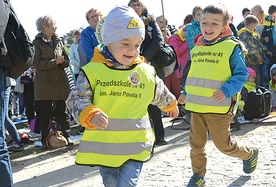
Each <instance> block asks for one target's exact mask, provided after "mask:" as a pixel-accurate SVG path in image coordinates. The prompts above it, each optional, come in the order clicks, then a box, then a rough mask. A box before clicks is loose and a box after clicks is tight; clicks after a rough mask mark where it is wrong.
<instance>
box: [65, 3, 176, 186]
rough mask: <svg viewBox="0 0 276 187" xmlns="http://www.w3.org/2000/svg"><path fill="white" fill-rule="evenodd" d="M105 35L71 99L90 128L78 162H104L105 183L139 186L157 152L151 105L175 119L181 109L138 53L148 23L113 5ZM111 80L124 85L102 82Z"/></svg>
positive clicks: (72, 106)
mask: <svg viewBox="0 0 276 187" xmlns="http://www.w3.org/2000/svg"><path fill="white" fill-rule="evenodd" d="M102 36H103V44H104V46H103V47H102V48H100V49H98V48H95V54H94V57H93V58H92V61H91V62H93V63H89V64H87V65H85V66H84V67H83V68H82V71H81V72H80V74H79V77H78V79H77V85H76V89H75V90H73V91H72V92H71V93H70V95H69V98H68V100H67V106H68V108H70V111H72V114H73V115H74V116H75V119H78V120H79V122H80V124H81V125H83V126H84V127H86V130H85V131H84V134H83V136H82V138H81V141H80V145H79V147H78V152H77V155H76V163H77V164H81V165H92V166H94V165H99V170H100V175H101V176H102V180H103V184H104V186H106V187H108V186H110V187H115V186H117V187H122V186H137V183H138V180H139V176H140V173H141V170H142V166H143V162H144V161H146V160H149V159H150V158H151V157H152V154H153V152H152V151H153V145H154V133H153V129H152V126H151V124H150V121H149V117H148V114H147V108H148V105H149V104H150V103H152V104H153V105H157V106H158V107H160V108H161V109H162V110H164V111H166V112H168V114H169V116H170V117H173V118H174V117H176V116H178V113H179V112H178V108H177V100H176V98H175V97H174V96H173V94H172V93H170V92H169V90H168V89H167V88H166V86H165V85H164V83H163V81H162V80H161V79H160V78H159V77H158V76H156V74H155V70H154V68H153V67H152V66H150V65H149V64H147V63H144V57H142V56H139V49H140V45H141V44H142V41H143V39H144V38H145V26H144V23H143V21H142V19H141V18H140V17H139V16H138V15H137V14H136V13H135V12H134V11H133V9H132V8H131V7H129V6H117V7H116V8H114V9H112V10H111V11H110V12H109V13H108V15H107V16H106V20H105V22H104V27H103V33H102ZM122 70H123V71H122ZM106 75H109V76H106ZM111 82H114V83H116V82H123V83H125V84H116V85H115V84H114V86H104V85H103V83H111ZM125 92H127V94H130V93H131V95H129V96H127V95H125ZM104 93H105V94H104ZM136 94H137V95H136Z"/></svg>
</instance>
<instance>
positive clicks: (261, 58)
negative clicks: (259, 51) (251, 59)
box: [256, 55, 263, 63]
mask: <svg viewBox="0 0 276 187" xmlns="http://www.w3.org/2000/svg"><path fill="white" fill-rule="evenodd" d="M256 57H257V59H258V61H259V62H260V63H263V57H262V56H261V55H257V56H256Z"/></svg>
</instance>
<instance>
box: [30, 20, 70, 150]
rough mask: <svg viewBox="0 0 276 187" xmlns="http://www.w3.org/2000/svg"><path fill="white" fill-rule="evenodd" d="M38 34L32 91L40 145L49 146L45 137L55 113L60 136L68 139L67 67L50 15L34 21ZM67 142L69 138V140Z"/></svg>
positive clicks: (68, 88) (54, 23)
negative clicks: (37, 108) (36, 111)
mask: <svg viewBox="0 0 276 187" xmlns="http://www.w3.org/2000/svg"><path fill="white" fill-rule="evenodd" d="M36 27H37V30H38V32H39V33H38V34H37V35H36V37H35V39H34V41H33V44H34V47H35V55H34V61H33V66H34V68H35V70H36V71H35V77H34V93H35V100H36V101H38V103H39V111H38V113H39V124H40V130H41V143H42V147H41V149H48V147H47V145H46V138H47V136H48V134H49V130H50V129H49V128H50V127H49V122H50V120H51V119H52V118H53V111H54V113H55V116H54V117H55V120H56V122H57V124H59V125H60V126H61V131H62V134H63V136H64V137H65V138H66V139H67V140H68V141H69V132H70V125H69V117H68V114H67V113H66V105H65V100H66V99H67V97H68V95H69V92H70V86H69V82H68V76H67V74H66V72H65V69H66V68H68V67H69V62H70V61H69V57H68V56H67V54H66V52H65V50H64V47H63V43H62V41H61V40H60V38H59V37H58V36H57V34H56V29H57V27H56V22H55V21H54V19H53V18H52V17H50V16H41V17H39V18H38V19H37V21H36ZM69 142H70V141H69Z"/></svg>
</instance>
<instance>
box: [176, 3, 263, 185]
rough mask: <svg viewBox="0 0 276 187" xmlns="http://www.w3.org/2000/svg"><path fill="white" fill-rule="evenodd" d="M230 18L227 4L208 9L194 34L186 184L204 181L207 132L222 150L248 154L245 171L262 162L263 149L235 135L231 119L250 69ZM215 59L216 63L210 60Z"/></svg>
mask: <svg viewBox="0 0 276 187" xmlns="http://www.w3.org/2000/svg"><path fill="white" fill-rule="evenodd" d="M228 21H229V14H228V12H227V10H226V9H225V7H224V6H223V5H222V4H219V5H208V6H207V7H205V8H204V9H203V11H202V15H201V20H200V28H201V33H202V34H200V35H198V36H197V37H196V38H195V47H194V48H193V49H192V50H191V57H192V63H191V68H190V71H189V73H188V77H187V80H186V85H185V89H184V90H183V92H182V93H183V94H181V96H180V98H179V99H178V101H179V103H181V104H184V103H186V104H185V108H186V109H188V110H189V111H191V112H192V115H191V125H190V138H189V141H190V146H191V152H190V157H191V163H192V171H193V175H192V177H191V178H190V180H189V183H188V185H187V187H196V186H200V187H201V186H205V183H206V180H205V174H206V170H207V169H206V165H207V157H206V151H205V145H206V143H207V140H208V134H210V136H211V137H212V140H213V142H214V144H215V145H216V147H217V149H218V150H219V151H221V152H222V153H224V154H226V155H228V156H232V157H237V158H240V159H242V160H243V171H244V172H245V173H247V174H249V173H252V172H253V171H254V170H255V169H256V166H257V160H258V153H259V151H258V149H257V148H255V147H247V146H244V145H240V144H238V143H237V142H236V141H235V140H233V139H231V132H230V124H231V122H232V118H233V116H234V115H235V108H236V107H237V103H235V104H234V103H233V100H235V98H237V94H238V92H239V91H240V90H241V89H242V87H243V85H244V83H245V82H246V81H247V77H248V71H247V69H246V66H245V63H244V54H243V53H244V52H245V50H246V49H244V47H242V46H243V45H242V43H241V42H240V41H239V40H236V39H235V38H234V36H233V35H232V31H231V29H230V28H229V26H228ZM197 54H202V55H197ZM202 59H205V60H206V61H207V63H204V62H202V61H201V60H202ZM206 61H205V62H206ZM212 61H215V62H216V63H208V62H212Z"/></svg>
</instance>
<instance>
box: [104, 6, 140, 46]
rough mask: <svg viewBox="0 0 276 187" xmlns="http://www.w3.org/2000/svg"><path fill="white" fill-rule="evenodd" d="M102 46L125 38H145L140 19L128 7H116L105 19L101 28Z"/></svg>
mask: <svg viewBox="0 0 276 187" xmlns="http://www.w3.org/2000/svg"><path fill="white" fill-rule="evenodd" d="M102 36H103V43H104V45H106V44H110V43H114V42H117V41H120V40H123V39H126V38H130V37H134V36H141V37H142V38H143V39H144V38H145V25H144V22H143V21H142V19H141V18H140V17H139V16H138V15H137V14H136V12H135V11H134V10H133V8H131V7H129V6H117V7H116V8H114V9H113V10H111V11H110V12H109V13H108V15H107V16H106V18H105V21H104V27H103V33H102Z"/></svg>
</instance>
